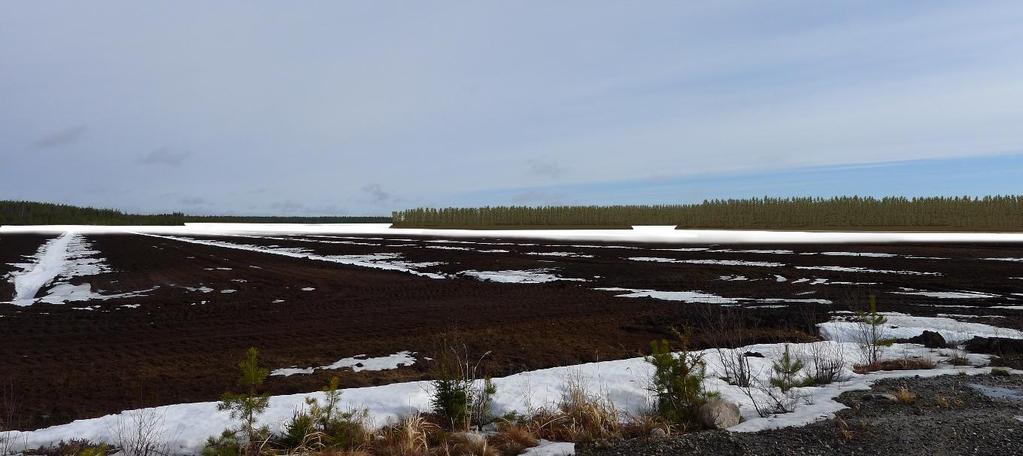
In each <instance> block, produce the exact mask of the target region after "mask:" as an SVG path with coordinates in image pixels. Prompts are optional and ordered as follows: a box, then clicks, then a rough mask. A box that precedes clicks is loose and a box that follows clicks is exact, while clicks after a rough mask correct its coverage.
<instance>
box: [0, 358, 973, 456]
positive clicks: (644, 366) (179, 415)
mask: <svg viewBox="0 0 1023 456" xmlns="http://www.w3.org/2000/svg"><path fill="white" fill-rule="evenodd" d="M816 344H817V346H818V347H820V348H824V349H826V350H827V351H829V352H833V353H835V354H836V355H837V356H841V357H842V358H844V359H845V361H846V364H847V365H846V369H845V371H844V377H845V378H846V379H847V380H846V381H842V382H839V383H833V384H830V385H826V386H821V387H803V388H795V389H794V390H793V392H794V393H795V394H797V395H798V396H799V397H802V398H803V400H801V401H799V402H798V404H797V405H796V409H795V411H794V412H792V413H786V414H780V415H771V416H768V417H765V418H761V417H760V416H759V415H757V413H756V411H755V410H754V408H753V406H752V402H751V401H750V399H749V398H747V397H746V395H745V394H743V393H742V391H741V390H740V389H739V388H738V387H735V386H732V385H729V384H727V383H725V382H724V381H723V380H721V379H720V377H722V376H723V370H722V367H721V361H720V358H719V357H718V354H717V352H716V351H715V350H713V349H711V350H704V351H702V352H700V353H701V354H702V355H703V356H704V360H705V361H706V363H707V371H708V372H707V379H706V388H707V390H708V391H715V392H718V393H720V394H721V397H722V398H724V399H726V400H729V401H733V402H735V403H737V404H739V407H740V408H739V410H740V412H741V414H742V416H743V418H744V420H745V421H744V422H743V423H741V424H739V425H738V426H736V427H734V428H732V429H731V430H732V431H740V432H750V431H758V430H762V429H772V428H779V427H786V426H800V425H804V424H807V423H810V422H814V421H817V420H820V419H825V418H828V417H830V416H831V415H833V414H834V412H836V411H838V410H841V409H843V408H845V406H844V405H842V404H841V403H839V402H837V401H835V400H834V399H833V398H834V397H836V396H838V395H839V394H841V393H842V392H845V391H852V390H864V389H868V388H869V387H870V385H871V384H872V383H873V382H874V381H876V380H878V379H881V378H890V377H903V376H914V375H920V376H936V375H942V374H949V373H957V372H962V373H967V374H979V373H986V372H989V371H990V369H988V368H976V367H969V366H963V367H956V366H951V365H948V364H944V363H943V364H939V367H938V368H937V369H932V370H919V371H895V372H877V373H871V374H866V375H859V374H856V373H854V372H852V370H851V367H852V364H853V363H856V362H858V359H859V350H858V346H857V345H856V344H854V343H837V342H817V343H816ZM810 345H811V344H790V350H791V352H792V353H793V354H796V355H797V356H800V355H801V354H803V353H806V352H807V351H808V350H809V349H810ZM741 349H742V350H743V351H751V352H757V353H760V354H763V355H764V357H763V358H753V357H751V358H748V359H749V361H750V365H751V367H752V370H751V371H752V372H753V373H754V374H755V375H756V376H757V377H758V378H760V379H761V380H763V381H766V380H767V377H768V376H769V374H770V366H771V363H772V362H773V361H774V360H776V359H778V358H779V357H780V356H781V354H782V352H783V351H784V345H783V344H765V345H751V346H747V347H742V348H741ZM887 353H888V356H890V357H898V358H901V357H928V358H932V359H941V356H940V355H939V354H937V353H933V352H932V351H931V350H928V349H924V348H922V347H920V346H919V345H911V344H896V345H894V346H893V347H890V348H889V349H888V350H887ZM970 358H971V361H973V362H975V363H978V364H979V363H982V362H984V361H985V360H986V359H987V358H986V357H985V356H981V355H970ZM807 362H808V365H807V367H806V369H811V368H812V363H811V362H809V360H807ZM651 375H652V368H651V366H650V364H649V363H647V362H646V361H645V359H644V358H631V359H623V360H616V361H605V362H598V363H588V364H581V365H575V366H565V367H555V368H551V369H542V370H537V371H530V372H522V373H519V374H515V375H511V376H508V377H503V378H495V379H494V380H493V381H494V384H495V386H496V387H497V394H495V396H494V401H493V411H494V413H495V414H496V415H502V414H504V413H508V412H512V411H514V412H519V413H528V412H530V411H531V410H535V409H536V408H538V407H542V406H549V405H552V404H555V403H556V402H557V401H558V400H560V398H561V397H562V395H563V394H564V391H565V388H566V385H567V384H568V383H569V381H574V382H578V383H580V384H581V385H582V386H583V387H584V388H585V389H586V390H588V391H592V392H600V394H601V395H602V396H605V397H607V398H608V399H610V400H611V401H613V402H614V403H615V404H616V405H617V406H618V407H619V409H621V410H622V411H623V412H625V413H639V412H641V411H643V410H645V409H647V408H648V407H650V405H651V404H652V398H651V396H650V392H649V390H648V385H649V379H650V376H651ZM431 391H432V387H431V385H430V382H427V381H418V382H408V383H394V384H389V385H383V386H373V387H364V388H350V389H346V390H343V391H342V396H341V397H342V402H343V405H342V407H346V408H348V407H351V408H365V409H367V410H368V411H369V414H370V417H371V420H373V422H374V423H376V424H377V425H382V424H384V423H386V422H388V421H393V420H396V419H397V418H399V417H401V416H405V415H408V414H412V413H416V412H419V411H427V410H429V409H430V393H431ZM307 397H314V398H318V399H319V400H321V401H322V400H323V395H322V393H309V394H292V395H285V396H274V397H272V398H271V399H270V404H269V407H268V408H267V410H266V412H265V413H264V414H263V415H262V416H261V417H260V419H259V421H260V423H261V424H265V425H267V426H269V427H270V428H271V429H272V430H274V431H280V430H281V429H282V426H283V424H284V423H285V422H286V421H288V420H289V419H290V418H291V417H292V414H293V413H294V411H295V410H296V409H298V408H301V407H302V406H303V404H304V403H305V399H306V398H307ZM148 410H149V411H150V412H149V413H151V414H154V415H155V416H158V417H161V418H162V420H161V423H162V426H164V429H163V430H164V431H165V432H162V433H161V435H167V436H172V437H171V438H173V439H174V440H173V441H172V442H171V443H172V444H173V449H174V451H175V452H178V453H195V452H196V451H197V450H198V449H199V448H200V447H201V446H202V444H203V442H204V441H205V439H206V438H207V437H209V436H211V435H215V434H219V433H220V430H221V429H225V428H227V427H229V426H232V425H234V424H235V422H234V421H233V420H232V419H231V418H230V416H229V415H228V413H227V412H225V411H218V410H217V407H216V403H215V402H200V403H188V404H177V405H168V406H163V407H155V408H152V409H148ZM128 413H131V412H125V413H122V414H117V415H108V416H104V417H101V418H94V419H87V420H79V421H75V422H72V423H69V424H65V425H60V426H54V427H50V428H46V429H41V430H37V431H29V432H19V431H14V432H12V433H11V435H10V437H11V440H12V441H14V442H17V444H18V445H22V446H27V447H39V446H44V445H47V444H51V443H54V442H57V441H59V440H61V439H65V440H67V439H69V438H85V439H89V440H93V441H97V442H104V441H110V439H111V432H112V430H113V429H116V424H117V423H118V420H121V419H125V418H124V417H125V416H128ZM564 448H567V447H564ZM534 454H545V453H534ZM546 454H549V453H546Z"/></svg>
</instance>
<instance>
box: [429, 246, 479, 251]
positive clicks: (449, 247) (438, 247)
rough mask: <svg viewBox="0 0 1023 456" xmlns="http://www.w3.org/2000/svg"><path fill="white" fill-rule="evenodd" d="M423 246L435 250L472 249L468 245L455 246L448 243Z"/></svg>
mask: <svg viewBox="0 0 1023 456" xmlns="http://www.w3.org/2000/svg"><path fill="white" fill-rule="evenodd" d="M424 248H427V249H437V250H470V251H471V250H474V249H470V248H469V247H455V246H450V245H428V246H425V247H424Z"/></svg>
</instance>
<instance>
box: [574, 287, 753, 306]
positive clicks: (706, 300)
mask: <svg viewBox="0 0 1023 456" xmlns="http://www.w3.org/2000/svg"><path fill="white" fill-rule="evenodd" d="M594 289H595V290H600V291H613V292H623V293H622V294H616V295H615V296H616V297H619V298H654V299H661V300H664V301H681V302H689V303H695V304H736V303H738V302H740V301H741V299H739V298H726V297H724V296H718V295H716V294H712V293H706V292H702V291H658V290H636V289H632V288H616V287H611V288H594Z"/></svg>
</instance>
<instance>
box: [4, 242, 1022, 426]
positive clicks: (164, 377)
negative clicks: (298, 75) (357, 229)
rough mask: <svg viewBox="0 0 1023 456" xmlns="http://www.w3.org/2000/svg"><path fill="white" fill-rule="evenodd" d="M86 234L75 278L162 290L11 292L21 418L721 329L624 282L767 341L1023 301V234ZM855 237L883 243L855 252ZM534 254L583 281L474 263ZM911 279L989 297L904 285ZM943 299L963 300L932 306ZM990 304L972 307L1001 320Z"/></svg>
mask: <svg viewBox="0 0 1023 456" xmlns="http://www.w3.org/2000/svg"><path fill="white" fill-rule="evenodd" d="M50 237H52V236H48V237H47V236H36V235H4V236H3V237H0V245H2V246H3V249H2V250H0V254H2V256H3V257H2V258H0V260H2V261H3V262H4V263H3V265H2V267H4V268H6V269H5V270H4V271H5V273H10V272H14V271H16V270H18V268H15V267H12V266H8V265H7V264H8V263H16V262H20V261H22V259H21V258H20V256H21V255H30V254H33V253H35V252H36V250H37V249H38V248H39V246H40V245H41V244H42V243H43V242H45V240H46V239H47V238H50ZM87 240H88V241H89V242H91V244H92V248H93V249H94V250H97V251H98V252H99V255H100V256H101V257H102V258H103V259H104V261H105V263H106V264H107V265H108V266H109V267H110V268H111V269H112V272H108V273H102V274H98V275H92V276H83V277H76V278H72V279H71V280H70V282H71V283H72V284H81V283H89V284H90V285H91V286H92V289H93V290H102V292H103V293H105V294H110V293H123V292H130V291H139V290H149V291H145V293H144V295H143V296H138V297H127V298H118V299H110V300H106V301H85V302H68V303H66V304H42V303H37V304H34V305H32V306H29V307H18V306H13V305H8V304H3V305H0V334H2V335H3V340H4V343H3V344H0V380H4V381H5V382H10V384H11V385H12V386H13V390H14V391H15V392H16V394H17V397H18V403H19V416H20V417H21V419H22V422H20V423H17V424H18V426H19V427H20V428H23V429H30V428H38V427H42V426H47V425H53V424H58V423H63V422H68V421H71V420H74V419H79V418H86V417H94V416H100V415H103V414H107V413H112V412H116V411H119V410H122V409H125V408H132V407H139V406H151V405H158V404H169V403H178V402H189V401H209V400H216V399H218V398H219V396H220V394H221V393H223V392H224V391H225V390H228V389H230V388H233V387H234V386H235V382H236V372H235V371H236V367H235V364H236V363H237V360H238V359H239V358H240V357H241V356H242V354H243V352H244V350H245V349H246V348H247V347H250V346H254V347H258V348H259V349H260V350H261V351H262V353H263V360H264V363H265V364H266V365H267V366H268V367H270V368H281V367H290V366H302V367H304V366H318V365H326V364H330V363H331V362H334V361H336V360H338V359H341V358H344V357H350V356H354V355H359V354H366V355H370V356H382V355H388V354H392V353H396V352H399V351H412V352H416V353H417V362H416V363H415V364H414V365H413V366H410V367H402V368H399V369H395V370H385V371H362V372H358V373H356V372H352V371H351V370H339V371H317V372H316V373H314V374H309V375H294V376H290V377H276V376H275V377H271V380H270V381H269V383H268V389H269V390H270V392H271V393H273V394H284V393H297V392H307V391H311V390H315V389H318V388H320V387H321V386H322V385H323V384H325V383H326V382H327V380H328V378H329V377H330V376H331V375H340V377H341V379H342V385H343V386H344V387H354V386H366V385H374V384H381V383H388V382H396V381H407V380H416V379H424V378H429V368H430V363H429V361H428V360H426V359H425V358H426V357H430V356H431V354H433V353H436V352H437V350H439V349H441V348H440V347H442V346H443V345H444V344H445V342H446V343H448V344H452V343H454V344H465V345H466V349H467V350H468V352H469V353H471V354H476V355H482V354H483V353H485V352H488V351H489V352H490V355H488V357H487V360H488V361H487V369H488V373H489V374H491V375H495V376H498V375H505V374H509V373H513V372H519V371H523V370H531V369H538V368H544V367H551V366H557V365H567V364H576V363H583V362H590V361H597V360H606V359H612V358H622V357H631V356H638V355H641V354H643V353H646V350H647V348H648V347H649V343H650V341H651V340H652V339H656V338H665V337H669V338H670V337H672V332H671V329H672V328H673V327H682V326H687V325H688V326H693V327H695V328H696V332H697V336H698V337H697V341H696V342H697V343H698V344H712V343H714V337H713V336H714V335H715V334H714V333H711V332H701V331H700V330H701V328H703V327H704V326H705V325H706V318H707V316H708V315H712V314H713V313H714V312H717V311H719V310H721V309H722V307H721V304H720V303H710V304H706V303H689V302H677V301H666V300H661V299H653V298H624V297H616V295H618V294H622V293H623V292H622V291H603V290H597V288H611V287H618V288H628V289H643V290H658V291H699V292H701V293H703V294H707V295H713V296H718V297H721V298H724V299H729V298H730V299H732V300H738V301H737V302H738V304H737V305H738V306H739V307H738V308H744V309H745V311H744V315H745V317H744V318H746V319H747V322H748V323H749V324H750V325H753V326H755V327H756V328H757V330H756V333H755V338H756V339H757V340H759V341H765V342H766V341H777V340H796V339H807V338H809V337H811V333H812V328H813V324H814V323H816V322H819V321H822V320H823V319H826V318H827V311H828V310H844V309H848V308H850V307H859V306H861V305H862V304H863V303H865V302H866V297H867V296H868V295H869V294H876V295H877V296H878V298H879V301H880V303H881V306H882V310H886V311H899V312H905V313H912V314H917V315H937V314H939V313H943V314H945V313H957V314H968V313H973V314H979V315H988V316H990V315H997V316H1000V317H1004V318H997V320H998V321H997V324H998V326H1005V327H1014V328H1021V327H1023V320H1021V318H1020V317H1021V315H1023V312H1021V311H1016V310H1012V309H993V308H990V307H991V306H993V305H1001V306H1005V305H1014V303H1017V302H1018V301H1017V297H1015V296H1013V295H1012V293H1014V292H1020V291H1023V290H1021V288H1023V287H1021V286H1020V285H1023V281H1020V280H1016V279H1011V278H1010V277H1014V276H1017V275H1023V274H1019V273H1017V272H1016V271H1017V269H1018V266H1017V265H1018V263H1014V262H1010V261H992V260H982V259H981V258H988V257H1009V258H1012V257H1023V249H1021V248H1020V247H1019V246H1004V245H987V244H985V245H941V246H934V245H904V244H902V245H841V246H835V245H829V246H805V245H801V246H779V245H771V246H745V245H744V246H711V247H707V246H679V245H639V244H634V245H622V244H617V245H614V246H612V245H607V244H600V243H589V242H588V243H585V244H570V243H564V242H562V243H556V242H549V241H548V242H544V241H523V240H482V239H479V240H473V239H462V240H450V239H428V238H416V239H409V238H401V239H383V238H368V237H346V236H279V235H278V236H268V237H242V236H237V237H234V236H221V237H217V238H199V237H194V236H190V237H185V238H183V239H168V238H162V237H152V236H144V235H97V236H88V237H87ZM185 241H202V242H205V241H215V242H226V243H231V245H242V244H244V245H247V246H249V247H246V248H261V249H274V250H277V251H289V252H299V251H301V252H304V253H308V254H315V255H319V256H321V257H337V256H343V255H371V254H380V253H388V254H397V255H393V256H394V257H395V258H400V260H401V261H405V262H408V263H420V264H421V263H436V264H432V265H428V266H416V268H415V269H416V270H417V271H419V272H425V273H433V274H443V275H445V276H446V278H442V279H434V278H428V277H422V276H417V275H412V274H409V273H405V272H398V271H388V270H381V269H372V268H368V267H360V266H351V265H343V264H338V263H335V262H330V261H316V260H313V259H308V258H292V257H288V256H284V255H276V254H270V253H265V252H254V251H247V250H239V249H233V248H225V247H224V246H210V245H201V244H196V243H194V242H185ZM680 248H681V249H686V248H690V250H678V249H680ZM692 248H705V250H692ZM299 249H301V250H299ZM786 251H790V252H786ZM822 252H838V254H828V255H824V254H822ZM856 252H860V253H867V254H869V256H849V253H856ZM877 254H888V255H894V256H884V255H877ZM925 257H926V258H925ZM630 258H647V259H649V258H656V259H657V261H638V260H635V259H630ZM666 260H671V261H675V262H665V261H666ZM679 261H683V262H679ZM686 261H687V262H686ZM766 264H771V266H765V265H766ZM775 264H777V265H775ZM836 266H838V267H839V268H838V269H836V268H835V267H836ZM822 267H823V269H820V268H822ZM807 268H818V269H807ZM842 268H844V269H842ZM850 268H861V269H860V270H854V269H850ZM536 269H545V270H546V273H549V274H556V275H557V276H559V277H562V278H569V279H578V280H575V281H555V282H547V283H492V282H484V281H480V280H477V279H475V278H473V277H469V276H466V275H464V274H461V273H462V272H464V271H469V270H475V271H491V272H493V271H508V270H513V271H523V270H536ZM870 271H875V272H870ZM876 271H887V272H876ZM893 271H912V272H927V273H933V274H931V275H910V274H903V273H895V272H893ZM736 276H743V277H744V280H736ZM723 278H730V279H731V280H725V279H723ZM782 279H784V280H782ZM802 279H806V280H805V281H804V280H802ZM868 283H869V284H870V285H866V284H868ZM3 285H4V287H5V288H0V293H2V294H0V300H3V301H6V300H8V299H10V297H11V296H12V293H13V287H11V286H10V283H8V281H4V284H3ZM154 287H156V288H154ZM905 289H913V290H931V291H964V290H965V291H974V292H984V293H989V294H991V295H993V296H994V297H991V298H979V297H978V298H975V299H974V298H970V299H943V298H935V297H928V296H921V295H911V294H897V293H905V292H906V290H905ZM227 290H234V291H231V292H225V291H227ZM46 291H47V290H46V289H45V288H44V290H42V291H41V292H40V295H44V294H45V293H46ZM740 298H742V299H741V300H739V299H740ZM755 299H760V301H759V302H758V301H754V300H755ZM807 299H818V300H823V301H828V302H830V303H831V304H822V303H810V302H806V301H805V300H807ZM767 302H770V304H766V303H767ZM946 304H953V305H957V306H965V307H956V308H946V307H935V305H938V306H942V305H946ZM726 309H735V308H733V307H727V308H726ZM953 310H954V312H953ZM984 318H987V319H991V318H992V317H984ZM984 318H980V319H978V318H973V319H970V320H969V321H974V322H985V321H988V320H985V319H984Z"/></svg>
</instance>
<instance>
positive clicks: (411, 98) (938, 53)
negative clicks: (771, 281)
mask: <svg viewBox="0 0 1023 456" xmlns="http://www.w3.org/2000/svg"><path fill="white" fill-rule="evenodd" d="M1021 57H1023V3H1021V2H1018V1H1004V2H999V1H983V0H977V1H969V2H963V1H941V0H937V1H922V2H913V1H900V2H887V1H874V2H868V1H847V2H845V1H843V2H820V1H789V0H778V1H770V2H764V1H714V2H677V1H655V0H651V1H645V2H620V1H597V0H587V1H567V0H566V1H557V2H548V1H522V2H504V1H472V2H470V1H459V2H455V1H431V2H388V1H372V2H362V1H360V2H354V1H352V2H343V1H324V2H315V1H306V2H277V1H252V0H250V1H238V2H231V1H216V2H207V1H175V2H170V1H167V2H161V1H152V2H137V1H102V0H101V1H93V2H80V1H67V2H62V1H46V2H39V1H30V0H24V1H20V0H12V1H5V2H0V199H25V200H40V201H54V202H65V203H72V204H80V205H91V206H101V207H113V208H119V209H122V210H127V211H133V212H144V213H153V212H167V211H181V212H186V213H194V214H268V215H345V214H348V215H356V214H371V215H375V214H388V213H389V212H390V211H391V210H395V209H402V208H409V207H418V206H452V205H457V206H475V205H497V204H525V205H543V204H623V203H657V204H661V203H685V202H698V201H701V200H703V199H712V198H738V197H750V196H831V195H836V194H845V195H851V194H858V195H875V196H884V195H906V196H922V195H985V194H1006V193H1019V190H1018V189H1019V184H1018V183H1019V182H1023V171H1019V170H1021V166H1020V165H1023V58H1021Z"/></svg>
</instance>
